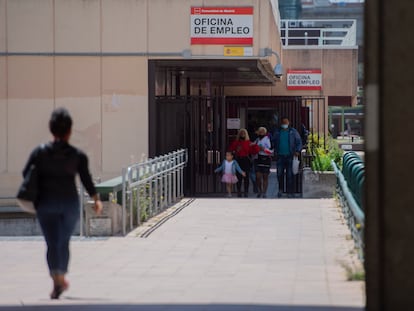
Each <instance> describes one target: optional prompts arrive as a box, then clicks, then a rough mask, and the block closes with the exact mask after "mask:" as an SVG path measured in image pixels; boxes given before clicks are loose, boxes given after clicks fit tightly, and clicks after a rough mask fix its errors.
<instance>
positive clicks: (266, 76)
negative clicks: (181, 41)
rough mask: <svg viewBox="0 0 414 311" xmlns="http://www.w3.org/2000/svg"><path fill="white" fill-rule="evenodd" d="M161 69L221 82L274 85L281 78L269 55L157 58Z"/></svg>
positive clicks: (196, 78) (158, 69)
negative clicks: (254, 57) (225, 57)
mask: <svg viewBox="0 0 414 311" xmlns="http://www.w3.org/2000/svg"><path fill="white" fill-rule="evenodd" d="M154 62H155V65H156V70H157V71H158V72H168V73H174V74H179V75H181V76H182V77H189V78H190V79H192V80H193V81H194V80H203V81H206V80H209V81H211V82H212V83H217V84H221V85H272V84H274V83H275V82H276V81H279V78H277V77H276V76H275V75H274V73H273V68H272V65H271V64H270V62H269V61H268V60H266V59H237V60H235V59H228V60H227V59H208V60H206V59H191V60H182V59H177V60H155V61H154Z"/></svg>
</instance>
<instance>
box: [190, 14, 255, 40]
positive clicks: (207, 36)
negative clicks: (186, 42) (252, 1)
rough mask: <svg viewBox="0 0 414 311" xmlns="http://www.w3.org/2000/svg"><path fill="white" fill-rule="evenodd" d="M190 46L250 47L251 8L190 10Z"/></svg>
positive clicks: (251, 35) (251, 32) (251, 28)
mask: <svg viewBox="0 0 414 311" xmlns="http://www.w3.org/2000/svg"><path fill="white" fill-rule="evenodd" d="M191 44H221V45H252V44H253V8H252V7H235V8H234V7H228V8H225V7H193V8H191Z"/></svg>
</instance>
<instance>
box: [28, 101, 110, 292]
mask: <svg viewBox="0 0 414 311" xmlns="http://www.w3.org/2000/svg"><path fill="white" fill-rule="evenodd" d="M49 129H50V131H51V133H52V135H53V137H54V140H53V141H52V142H50V143H48V144H46V145H42V146H39V147H37V148H35V149H34V150H33V151H32V153H31V155H30V157H29V160H28V162H27V164H26V166H25V168H24V170H23V176H25V175H26V174H27V173H28V172H29V170H30V169H31V167H32V166H33V165H34V166H35V167H36V170H37V172H38V198H37V202H36V204H35V206H36V213H37V218H38V220H39V223H40V227H41V228H42V232H43V235H44V237H45V240H46V244H47V263H48V267H49V272H50V276H51V278H52V280H53V291H52V293H51V294H50V298H51V299H59V297H60V295H61V294H62V292H63V291H65V290H67V289H68V287H69V283H68V282H67V280H66V279H65V275H66V273H67V271H68V263H69V241H70V238H71V236H72V233H73V230H74V229H75V226H76V223H77V221H78V218H79V197H78V192H77V189H76V183H75V177H76V175H77V174H79V176H80V179H81V181H82V183H83V185H84V186H85V188H86V190H87V191H88V193H89V195H90V196H91V197H93V199H94V201H95V206H94V209H95V212H96V213H97V214H100V213H101V211H102V202H101V201H100V200H99V199H98V196H97V193H96V190H95V186H94V184H93V181H92V178H91V175H90V173H89V169H88V158H87V156H86V155H85V153H83V152H82V151H81V150H79V149H76V148H75V147H73V146H71V145H70V144H69V138H70V136H71V131H72V118H71V117H70V115H69V112H68V111H67V110H66V109H64V108H59V109H56V110H54V111H53V113H52V116H51V119H50V121H49Z"/></svg>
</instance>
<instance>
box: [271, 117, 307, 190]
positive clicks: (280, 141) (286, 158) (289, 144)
mask: <svg viewBox="0 0 414 311" xmlns="http://www.w3.org/2000/svg"><path fill="white" fill-rule="evenodd" d="M273 145H274V147H275V154H276V156H277V162H276V167H277V178H278V181H279V192H278V194H277V196H278V197H279V198H280V197H282V193H283V185H284V175H285V171H286V183H287V189H286V190H287V193H288V197H289V198H291V197H293V172H292V162H293V157H294V156H297V157H299V155H300V152H301V150H302V139H301V137H300V135H299V132H298V131H297V130H296V129H294V128H292V127H290V123H289V119H288V118H287V117H283V118H282V119H281V125H280V128H279V129H277V130H276V131H275V134H274V136H273Z"/></svg>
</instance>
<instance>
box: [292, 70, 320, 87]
mask: <svg viewBox="0 0 414 311" xmlns="http://www.w3.org/2000/svg"><path fill="white" fill-rule="evenodd" d="M287 89H288V90H314V91H319V90H322V71H321V70H320V69H313V70H288V71H287Z"/></svg>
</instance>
